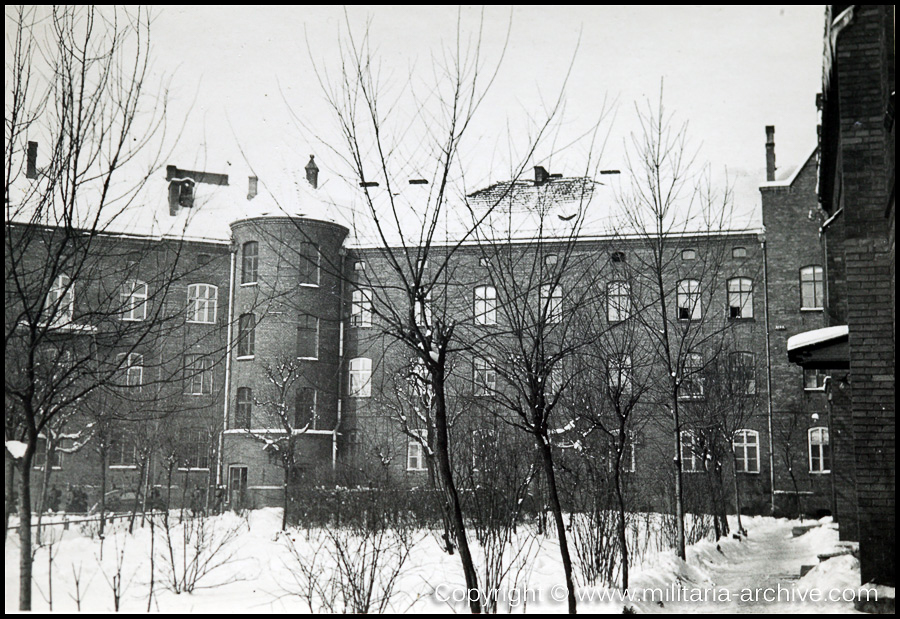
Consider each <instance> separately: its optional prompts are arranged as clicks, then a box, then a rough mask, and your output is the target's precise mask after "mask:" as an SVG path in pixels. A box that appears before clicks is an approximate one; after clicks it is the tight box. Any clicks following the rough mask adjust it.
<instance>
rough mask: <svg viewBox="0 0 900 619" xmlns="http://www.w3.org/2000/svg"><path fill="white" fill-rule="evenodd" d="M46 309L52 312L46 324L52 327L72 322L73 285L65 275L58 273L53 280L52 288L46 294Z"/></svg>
mask: <svg viewBox="0 0 900 619" xmlns="http://www.w3.org/2000/svg"><path fill="white" fill-rule="evenodd" d="M47 308H48V310H49V312H52V313H51V314H50V320H49V321H48V322H49V324H50V325H51V326H53V327H59V326H62V325H66V324H69V323H70V322H72V321H73V320H74V317H75V284H74V283H72V278H71V277H69V276H68V275H66V274H65V273H60V274H59V275H57V276H56V279H54V280H53V286H51V287H50V292H48V293H47Z"/></svg>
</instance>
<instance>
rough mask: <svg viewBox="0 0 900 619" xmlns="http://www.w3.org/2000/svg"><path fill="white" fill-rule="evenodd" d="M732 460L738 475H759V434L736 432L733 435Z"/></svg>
mask: <svg viewBox="0 0 900 619" xmlns="http://www.w3.org/2000/svg"><path fill="white" fill-rule="evenodd" d="M734 458H735V466H736V467H737V472H738V473H759V432H757V431H756V430H738V431H737V432H735V433H734Z"/></svg>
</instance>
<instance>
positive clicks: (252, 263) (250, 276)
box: [241, 241, 259, 286]
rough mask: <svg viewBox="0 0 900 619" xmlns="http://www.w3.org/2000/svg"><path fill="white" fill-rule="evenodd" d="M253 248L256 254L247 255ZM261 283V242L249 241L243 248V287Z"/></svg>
mask: <svg viewBox="0 0 900 619" xmlns="http://www.w3.org/2000/svg"><path fill="white" fill-rule="evenodd" d="M248 247H252V248H253V250H254V253H253V254H252V255H248V254H247V248H248ZM257 283H259V242H258V241H247V242H246V243H244V244H243V245H242V246H241V286H255V285H256V284H257Z"/></svg>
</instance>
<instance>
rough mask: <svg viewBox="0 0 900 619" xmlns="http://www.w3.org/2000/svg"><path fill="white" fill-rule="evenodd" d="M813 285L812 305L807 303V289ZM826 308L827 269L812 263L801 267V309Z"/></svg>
mask: <svg viewBox="0 0 900 619" xmlns="http://www.w3.org/2000/svg"><path fill="white" fill-rule="evenodd" d="M810 286H812V305H809V304H807V301H809V300H810V299H809V295H808V294H807V290H808V289H809V287H810ZM824 309H825V269H823V268H822V267H820V266H818V265H815V264H811V265H808V266H805V267H802V268H801V269H800V310H801V311H820V310H824Z"/></svg>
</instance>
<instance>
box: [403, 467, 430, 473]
mask: <svg viewBox="0 0 900 619" xmlns="http://www.w3.org/2000/svg"><path fill="white" fill-rule="evenodd" d="M406 472H407V473H427V472H428V469H427V468H425V469H410V468H408V469H406Z"/></svg>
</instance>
